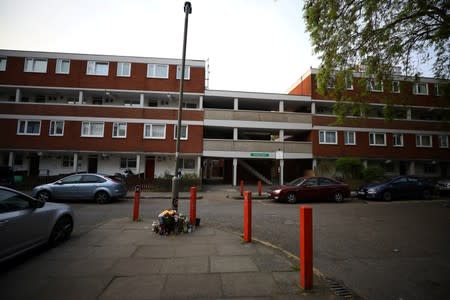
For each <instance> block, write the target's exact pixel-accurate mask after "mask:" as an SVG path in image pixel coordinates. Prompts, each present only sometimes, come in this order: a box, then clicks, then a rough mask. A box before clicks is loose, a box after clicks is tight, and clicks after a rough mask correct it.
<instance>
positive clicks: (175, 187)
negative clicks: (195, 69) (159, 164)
mask: <svg viewBox="0 0 450 300" xmlns="http://www.w3.org/2000/svg"><path fill="white" fill-rule="evenodd" d="M191 13H192V6H191V3H190V2H189V1H186V2H185V3H184V14H185V18H184V37H183V55H182V59H181V74H180V97H179V101H178V123H177V141H176V146H175V173H174V175H173V177H172V208H173V209H174V210H178V192H179V183H180V172H179V170H180V139H181V115H182V112H183V92H184V69H185V64H186V40H187V29H188V19H189V18H188V16H189V14H191Z"/></svg>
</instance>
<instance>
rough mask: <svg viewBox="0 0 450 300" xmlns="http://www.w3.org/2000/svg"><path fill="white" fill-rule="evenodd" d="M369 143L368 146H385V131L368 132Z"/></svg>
mask: <svg viewBox="0 0 450 300" xmlns="http://www.w3.org/2000/svg"><path fill="white" fill-rule="evenodd" d="M369 145H370V146H386V133H377V132H370V133H369Z"/></svg>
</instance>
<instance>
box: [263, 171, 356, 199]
mask: <svg viewBox="0 0 450 300" xmlns="http://www.w3.org/2000/svg"><path fill="white" fill-rule="evenodd" d="M269 194H270V198H272V199H274V200H276V201H286V202H288V203H296V202H297V201H298V200H308V201H323V200H333V201H336V202H342V201H344V198H345V197H349V196H350V187H349V185H348V184H346V183H343V182H340V181H337V180H334V179H331V178H327V177H319V176H312V177H300V178H297V179H295V180H293V181H291V182H289V183H287V184H286V185H283V186H277V187H273V188H272V189H271V190H270V191H269Z"/></svg>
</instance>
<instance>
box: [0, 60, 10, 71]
mask: <svg viewBox="0 0 450 300" xmlns="http://www.w3.org/2000/svg"><path fill="white" fill-rule="evenodd" d="M7 63H8V58H7V57H0V71H6V64H7Z"/></svg>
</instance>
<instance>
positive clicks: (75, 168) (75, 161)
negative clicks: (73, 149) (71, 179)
mask: <svg viewBox="0 0 450 300" xmlns="http://www.w3.org/2000/svg"><path fill="white" fill-rule="evenodd" d="M73 172H74V173H77V172H78V153H74V154H73Z"/></svg>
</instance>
